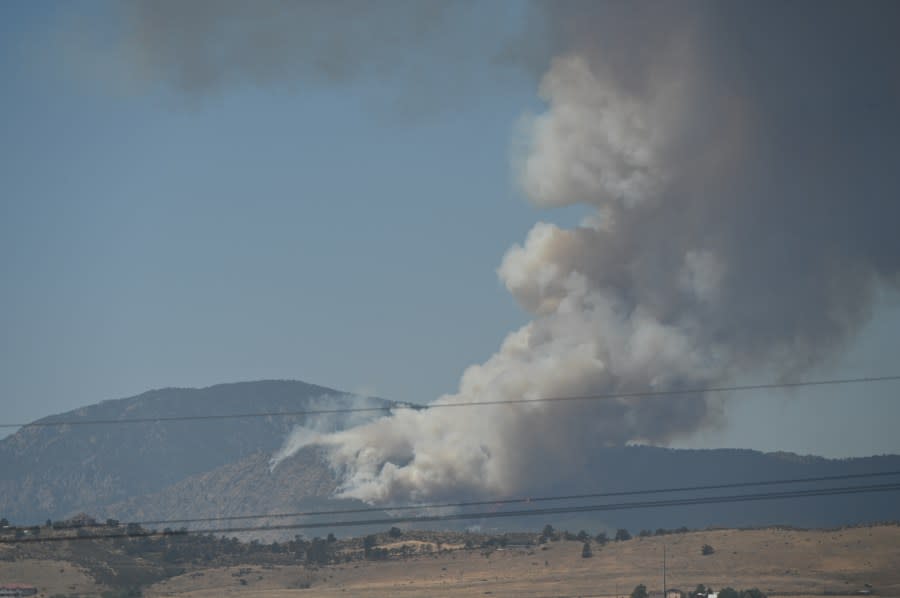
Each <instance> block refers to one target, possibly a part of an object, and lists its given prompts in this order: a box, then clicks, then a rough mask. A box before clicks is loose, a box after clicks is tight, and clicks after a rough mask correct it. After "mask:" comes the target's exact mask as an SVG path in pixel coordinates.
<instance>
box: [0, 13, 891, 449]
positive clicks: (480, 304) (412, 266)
mask: <svg viewBox="0 0 900 598" xmlns="http://www.w3.org/2000/svg"><path fill="white" fill-rule="evenodd" d="M60 14H61V13H60V10H59V7H58V6H55V5H53V4H49V3H40V4H37V3H35V4H28V5H26V4H24V3H23V4H22V5H20V6H16V5H13V4H12V3H8V4H4V5H3V6H2V7H0V76H2V80H3V81H4V86H3V88H4V91H3V93H2V95H0V113H2V117H0V118H2V123H3V135H2V137H0V139H2V140H0V181H2V195H0V197H2V199H0V274H2V283H0V284H2V286H0V330H2V331H3V335H2V338H3V341H2V344H0V397H2V398H0V404H2V406H3V413H4V416H3V418H2V419H3V420H4V421H27V420H31V419H35V418H38V417H41V416H44V415H48V414H50V413H54V412H58V411H61V410H66V409H71V408H74V407H77V406H81V405H85V404H89V403H93V402H96V401H99V400H103V399H109V398H116V397H122V396H129V395H132V394H137V393H139V392H142V391H144V390H147V389H151V388H159V387H167V386H206V385H210V384H215V383H219V382H228V381H237V380H252V379H262V378H292V379H301V380H304V381H308V382H312V383H317V384H322V385H326V386H333V387H336V388H340V389H343V390H351V391H358V392H366V393H371V394H377V395H380V396H384V397H388V398H392V399H400V400H408V401H418V402H427V401H429V400H431V399H433V398H435V397H437V396H438V395H440V394H442V393H445V392H449V391H452V390H454V389H455V387H456V382H457V380H458V377H459V375H460V373H461V372H462V370H463V369H464V368H465V367H466V366H467V365H470V364H472V363H476V362H479V361H482V360H483V359H485V358H486V357H488V356H489V355H490V354H491V353H493V352H494V351H495V350H496V348H497V346H498V345H499V343H500V341H501V340H502V339H503V337H504V336H505V335H506V334H507V333H508V332H509V331H511V330H513V329H514V328H516V327H517V326H519V325H521V324H522V323H524V322H525V321H526V315H525V314H524V312H522V311H521V310H520V309H519V308H518V307H517V306H516V304H515V302H514V301H513V299H512V298H511V297H510V296H509V295H508V294H507V292H506V291H505V290H504V289H503V288H502V286H501V285H500V283H499V282H498V281H497V277H496V274H495V268H496V267H497V265H498V264H499V262H500V259H501V257H502V255H503V253H504V252H505V251H506V249H507V248H509V247H510V246H511V245H512V244H514V243H517V242H521V240H522V239H523V238H524V236H525V234H526V233H527V231H528V230H529V229H530V228H531V226H532V225H533V224H534V222H536V221H537V220H549V221H556V222H561V223H564V224H571V223H573V222H575V221H576V219H577V217H578V216H579V212H578V210H577V209H573V210H563V211H558V212H545V211H538V210H536V209H535V208H532V207H530V206H529V204H528V203H527V202H526V201H525V200H524V198H523V197H522V196H521V194H520V193H519V191H518V190H517V189H516V187H515V185H514V183H513V179H512V176H511V173H510V152H511V144H512V140H513V137H514V132H515V128H516V123H517V122H518V120H519V119H520V118H521V116H522V114H523V113H525V112H527V111H537V110H540V109H541V105H540V103H539V102H538V100H537V97H536V86H535V82H534V80H533V79H531V78H529V77H526V76H520V77H510V78H509V79H508V80H504V81H502V82H497V83H496V84H495V85H486V86H483V87H479V88H478V89H477V91H478V93H477V95H472V94H470V95H466V94H462V95H461V97H460V98H459V99H458V100H456V101H453V102H452V103H450V104H448V105H446V106H443V107H441V108H440V109H438V110H435V111H434V112H433V113H427V114H417V115H415V117H410V115H408V114H405V112H404V110H405V109H404V105H405V102H404V99H405V98H404V94H415V93H417V92H416V91H415V89H414V88H413V87H410V88H408V89H401V92H399V93H397V95H396V96H395V95H393V92H391V93H389V94H386V92H385V88H384V86H383V85H381V84H379V82H377V81H371V80H362V81H355V82H348V83H341V84H324V85H299V86H296V87H283V88H266V87H260V86H253V85H239V86H234V87H233V88H229V89H227V90H224V91H221V92H215V93H210V94H202V95H200V96H192V97H184V96H182V95H180V94H179V93H177V92H175V91H173V90H171V89H166V88H160V87H152V88H148V89H133V88H121V87H119V86H117V84H116V83H115V82H114V81H112V80H111V79H110V80H108V79H107V78H106V77H105V75H104V74H103V73H102V72H99V73H94V75H96V76H85V75H84V73H83V72H73V71H72V70H71V68H70V66H71V65H70V64H69V62H70V60H66V59H63V54H64V52H63V48H61V47H54V44H55V43H61V42H59V37H58V36H57V35H56V34H57V33H58V27H59V26H60V22H61V19H60ZM101 16H102V15H101ZM101 30H102V28H101ZM69 58H70V59H71V58H72V57H71V56H70V57H69ZM75 60H77V58H76V59H75ZM898 338H900V310H898V309H897V308H896V307H892V306H890V305H888V302H887V300H886V301H885V302H882V304H881V306H880V307H879V309H878V310H877V312H876V313H875V315H874V317H873V320H872V321H871V323H870V325H869V326H868V327H867V328H866V329H865V330H864V332H863V334H862V335H861V337H860V338H859V340H858V342H857V343H856V345H855V346H854V347H853V348H852V350H851V351H850V352H849V353H848V354H847V356H846V357H845V358H843V359H842V360H841V362H840V363H836V364H829V366H828V367H824V368H820V369H819V370H817V371H815V372H812V373H811V374H810V376H809V377H812V378H815V377H818V378H828V377H838V376H847V375H849V376H861V375H883V374H895V373H898V371H900V367H898V360H897V358H896V355H897V352H898V350H900V343H898V340H897V339H898ZM897 389H898V386H897V385H896V384H895V385H890V384H880V385H873V386H865V387H864V386H859V387H838V388H834V389H829V390H827V391H825V390H821V389H819V390H814V391H809V392H799V391H798V392H796V393H794V394H793V395H791V396H790V397H789V398H786V397H785V396H782V395H777V394H772V395H771V396H760V395H758V394H757V395H753V397H752V398H751V396H749V395H741V396H740V397H735V399H734V400H733V401H731V402H730V403H729V406H728V407H727V412H728V413H729V414H730V417H729V419H728V423H727V424H726V426H725V427H724V428H721V429H718V430H710V431H707V432H705V433H704V434H702V435H701V436H699V437H697V438H694V439H691V440H687V441H685V442H684V443H683V444H684V445H686V446H742V447H751V448H760V449H765V450H794V451H798V452H803V453H817V454H827V455H832V456H849V455H863V454H872V453H882V452H898V451H900V439H898V438H897V436H896V434H895V430H894V428H895V423H896V422H897V421H900V407H898V406H897V405H898V402H897V401H896V391H897ZM811 414H812V415H811Z"/></svg>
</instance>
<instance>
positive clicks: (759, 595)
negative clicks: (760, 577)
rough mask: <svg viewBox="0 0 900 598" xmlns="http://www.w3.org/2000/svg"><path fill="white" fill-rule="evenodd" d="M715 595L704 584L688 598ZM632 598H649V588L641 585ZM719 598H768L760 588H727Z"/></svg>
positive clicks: (632, 593) (637, 587) (722, 590)
mask: <svg viewBox="0 0 900 598" xmlns="http://www.w3.org/2000/svg"><path fill="white" fill-rule="evenodd" d="M711 593H714V590H713V589H712V588H707V587H706V586H704V585H703V584H700V585H698V586H697V587H696V589H695V590H694V591H693V592H689V593H688V598H706V596H708V595H709V594H711ZM631 598H649V593H648V592H647V586H645V585H644V584H639V585H637V586H635V588H634V590H632V591H631ZM719 598H767V596H766V594H765V593H764V592H763V591H762V590H759V589H758V588H750V589H749V590H735V589H734V588H731V587H727V588H723V589H721V590H719Z"/></svg>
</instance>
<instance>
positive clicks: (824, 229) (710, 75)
mask: <svg viewBox="0 0 900 598" xmlns="http://www.w3.org/2000/svg"><path fill="white" fill-rule="evenodd" d="M160 6H169V5H167V4H160V3H156V2H154V3H147V4H142V3H138V4H137V7H138V9H139V11H144V12H147V11H149V14H151V16H150V17H148V16H147V15H146V14H143V13H141V15H142V16H141V18H140V19H139V20H138V22H139V23H141V26H142V29H141V30H140V31H141V32H142V33H141V35H142V36H143V37H142V38H141V40H142V42H141V43H142V44H143V46H142V47H146V48H149V49H155V48H159V46H160V44H161V43H162V42H161V41H160V40H164V41H165V43H166V44H170V45H171V49H170V51H164V52H163V53H162V54H160V55H157V54H155V53H154V52H153V51H148V55H147V57H146V62H147V64H148V65H149V66H148V68H155V69H162V70H163V71H165V72H167V73H169V74H170V75H171V76H173V77H174V78H175V79H176V80H178V81H180V82H181V84H182V85H183V86H184V87H185V88H191V87H192V86H194V85H212V84H213V83H216V84H220V83H221V82H227V81H229V80H243V79H254V80H258V81H273V80H277V79H278V78H279V77H282V76H284V77H288V76H291V77H292V76H294V70H293V69H298V68H301V67H302V68H303V69H306V68H314V69H316V72H319V73H320V74H323V75H327V76H328V77H331V78H335V77H343V76H348V75H353V74H355V73H356V72H358V71H359V69H361V68H366V69H372V68H374V69H375V72H376V73H377V71H378V70H379V69H381V68H384V69H386V70H391V69H394V68H395V64H396V63H394V62H393V60H394V58H395V57H396V56H397V55H398V52H399V54H400V55H402V54H403V53H404V52H414V51H415V48H419V47H426V46H427V47H431V48H435V47H439V46H428V44H426V45H425V46H420V45H419V43H420V41H421V40H422V39H424V38H426V37H428V36H429V35H430V34H432V33H434V32H435V31H436V30H441V31H445V30H446V29H445V28H444V26H443V25H438V23H446V22H447V21H446V20H445V19H446V16H445V14H444V12H445V11H455V10H461V9H465V10H470V9H471V6H470V5H459V4H440V5H437V4H430V3H429V4H422V3H411V4H409V5H404V4H402V3H391V4H389V5H388V6H389V7H390V8H391V9H394V8H397V7H405V11H401V12H404V15H403V16H402V17H401V18H399V20H397V21H395V20H394V19H395V18H396V17H397V15H396V14H395V12H394V11H393V10H389V11H386V12H382V10H381V9H380V8H378V7H381V6H382V5H381V4H375V3H373V4H368V3H366V4H362V5H360V4H357V3H336V4H335V3H299V4H284V5H282V4H275V3H267V4H263V6H264V7H265V9H264V10H262V11H261V12H260V11H258V10H257V7H258V6H259V5H257V4H252V5H248V4H246V3H228V4H225V5H221V4H219V3H216V4H215V5H214V6H216V7H219V6H225V7H226V8H225V9H223V10H222V12H221V13H220V14H219V16H216V17H214V18H212V19H211V20H210V16H209V15H208V14H203V15H192V16H189V17H188V18H187V20H185V21H180V20H179V21H178V23H175V24H173V23H171V22H169V21H167V20H161V17H160V16H159V15H155V14H154V13H155V12H156V11H158V10H159V9H158V8H157V7H160ZM179 6H183V5H179ZM189 6H195V5H193V4H191V5H189ZM196 6H205V7H207V8H208V5H206V4H203V3H198V4H196ZM235 7H237V8H235ZM310 7H315V8H316V10H320V11H322V12H321V15H326V16H327V18H325V19H324V21H315V22H313V21H307V20H306V17H305V16H303V17H300V16H298V15H299V14H300V13H301V12H302V13H303V14H304V15H305V14H306V13H305V11H307V10H309V9H310ZM348 7H352V8H348ZM360 7H364V8H362V9H361V8H360ZM365 7H368V8H365ZM373 7H375V8H373ZM534 8H535V10H534V13H533V16H534V18H535V22H534V23H531V26H530V28H529V29H528V30H527V32H525V33H522V34H521V35H519V36H513V37H514V38H515V39H513V38H510V40H511V41H510V43H509V44H506V45H505V48H506V49H507V50H508V54H507V55H506V56H505V58H506V59H508V61H509V62H510V63H516V62H518V63H521V64H524V65H526V66H527V65H540V64H547V65H549V68H548V69H547V70H546V72H545V73H544V74H543V77H542V78H541V81H540V86H539V94H540V97H541V98H542V99H543V100H544V102H545V106H546V108H545V110H544V111H543V112H541V113H539V114H537V115H528V116H525V117H523V123H522V126H521V131H520V139H519V140H518V142H517V143H516V144H515V145H516V148H517V150H516V151H515V155H514V157H513V163H514V168H515V171H516V177H517V180H518V182H519V184H520V185H521V188H522V190H523V192H524V194H525V195H526V196H527V197H528V198H529V200H530V201H532V202H533V203H534V204H536V205H538V206H542V207H547V208H553V207H557V206H565V205H572V204H582V205H585V206H588V207H590V208H592V209H593V214H592V215H591V216H589V217H588V218H586V219H585V220H584V222H583V223H582V224H581V225H580V226H578V227H575V228H572V229H563V228H560V227H558V226H556V225H553V224H550V223H538V224H536V225H535V226H534V228H533V229H532V230H531V232H530V233H529V234H528V236H527V238H526V239H525V241H524V242H523V243H522V244H521V245H515V246H513V247H512V248H510V249H509V251H508V252H507V253H506V255H505V256H504V257H503V259H502V262H501V264H500V266H499V268H498V274H499V277H500V279H501V281H502V282H503V283H504V284H505V286H506V287H507V289H508V290H509V291H510V292H511V293H512V294H513V296H514V297H515V298H516V300H517V301H518V302H519V303H520V304H521V305H522V307H523V308H524V309H526V310H528V311H529V312H530V313H531V314H532V315H533V319H532V321H531V322H529V323H528V324H527V325H525V326H524V327H522V328H521V329H519V330H517V331H514V332H512V333H511V334H510V335H509V336H508V337H507V338H506V339H505V340H504V341H503V343H502V345H501V346H500V348H499V350H498V351H497V352H496V353H495V354H494V355H493V356H492V357H491V358H490V359H488V360H487V361H486V362H485V363H482V364H479V365H473V366H471V367H470V368H468V369H467V370H466V371H465V372H464V374H463V376H462V379H461V381H460V384H459V389H458V391H457V392H456V393H454V394H452V395H447V396H444V397H441V398H439V399H438V400H437V403H441V402H466V401H484V400H503V399H519V398H523V397H524V398H538V397H554V396H568V395H582V394H594V393H612V392H620V391H621V392H636V391H645V390H664V389H683V388H697V387H704V386H709V385H717V384H722V383H726V382H728V381H731V380H733V379H735V378H736V377H738V376H741V377H748V376H750V377H753V376H765V377H770V376H774V377H790V376H797V375H799V374H802V373H803V372H804V371H805V370H807V369H808V368H810V367H812V366H815V365H820V364H823V363H827V362H828V361H829V360H832V359H834V358H835V357H836V356H837V355H839V353H840V351H841V350H842V348H844V346H845V345H846V343H847V341H848V340H849V339H851V338H852V337H853V335H854V333H855V332H856V331H858V330H859V328H860V326H861V325H862V324H863V323H864V322H865V321H866V320H867V319H868V318H869V316H870V311H871V309H872V305H873V299H874V297H875V295H876V293H877V292H878V291H879V290H881V289H896V287H897V285H898V282H900V234H898V228H900V226H898V223H900V203H898V200H900V195H898V194H900V167H898V166H900V109H898V106H900V61H898V60H897V57H898V56H900V4H897V3H894V2H883V3H879V2H867V3H853V4H851V3H843V2H790V3H776V2H754V3H749V2H740V3H739V2H680V3H663V2H628V3H626V2H612V1H611V2H604V3H600V2H574V1H573V2H566V1H560V2H546V3H538V4H536V5H534ZM204 10H206V8H205V9H204ZM216 10H217V11H218V9H216ZM345 10H347V11H350V12H348V13H346V14H345V13H344V12H342V11H345ZM235 11H237V12H235ZM245 11H249V12H250V13H251V14H244V13H245ZM358 11H360V12H358ZM351 13H352V14H351ZM317 14H319V13H317ZM392 15H393V16H392ZM331 20H333V21H331ZM325 22H334V23H336V25H335V26H334V27H333V28H326V29H324V30H322V29H320V27H322V24H323V23H325ZM248 24H249V25H248ZM343 25H346V28H344V27H343ZM295 28H298V29H296V32H297V34H296V35H294V33H293V32H294V31H295ZM182 29H183V30H182ZM198 29H199V30H200V33H201V36H200V37H199V38H196V37H195V34H196V32H197V30H198ZM273 31H275V32H278V31H280V32H281V33H279V34H277V35H272V32H273ZM374 31H377V32H378V34H377V35H376V34H374V33H372V32H374ZM261 32H265V34H263V33H261ZM387 32H391V33H390V34H388V33H387ZM220 39H221V40H222V42H221V43H219V42H218V41H216V40H220ZM350 48H353V49H354V50H352V51H351V49H350ZM359 48H365V50H366V53H368V54H370V56H368V57H367V59H366V60H365V61H363V62H358V61H357V60H356V59H353V60H351V59H350V58H349V57H350V56H357V55H358V53H357V52H356V49H359ZM198 49H199V50H202V51H198ZM295 52H299V53H301V54H303V57H302V58H301V57H300V56H299V55H298V56H297V57H296V60H295V58H294V54H293V53H295ZM547 52H549V54H548V53H547ZM284 54H288V55H289V58H285V57H284ZM426 56H431V57H433V56H435V54H433V53H426ZM310 57H314V58H315V60H313V61H312V62H310V61H309V58H310ZM490 60H494V57H491V58H490ZM490 60H487V61H488V62H489V61H490ZM285 73H288V74H285ZM460 242H464V235H463V234H461V235H460ZM411 250H412V249H411ZM717 416H718V409H717V403H716V402H715V400H714V399H713V398H711V397H707V396H703V395H679V396H675V397H670V398H664V399H654V400H644V401H636V400H612V401H602V402H594V403H590V404H575V403H570V404H556V405H548V404H539V403H536V404H530V405H515V406H481V407H473V408H470V409H434V410H429V411H411V410H410V411H398V412H396V413H395V414H393V415H391V416H389V417H384V418H380V419H377V420H376V421H372V422H369V423H364V424H361V425H358V426H354V427H351V428H349V429H346V430H342V431H337V432H323V431H319V430H309V429H307V430H300V431H298V433H297V435H296V436H295V437H294V438H293V439H292V440H291V441H290V442H289V444H288V446H286V448H285V451H283V453H282V455H281V456H284V455H286V454H290V452H292V451H294V450H297V449H298V448H300V447H302V446H306V445H309V444H318V445H321V446H323V447H325V449H326V454H327V455H328V459H329V460H330V462H331V464H332V466H333V467H334V468H335V469H336V471H338V472H339V474H340V475H341V479H342V482H343V483H342V491H341V492H342V495H343V496H347V497H355V498H360V499H363V500H366V501H371V502H391V501H396V502H403V501H408V500H424V499H437V498H441V497H450V496H453V497H457V496H463V495H493V496H499V495H508V494H513V493H524V492H528V491H530V490H533V489H537V488H540V487H545V488H546V487H547V486H553V485H554V484H557V483H562V482H565V481H566V480H573V479H577V478H578V477H579V476H584V475H585V474H586V473H587V472H589V471H590V470H591V468H593V467H598V466H602V464H598V463H596V462H592V460H591V457H590V454H591V451H592V450H593V449H596V448H599V447H603V446H610V445H621V444H624V443H629V442H650V443H659V444H665V443H667V442H669V441H670V440H672V439H673V438H676V437H678V436H680V435H687V434H690V433H691V432H693V431H695V430H696V429H698V427H700V426H703V425H706V424H708V423H709V422H711V421H715V419H716V417H717Z"/></svg>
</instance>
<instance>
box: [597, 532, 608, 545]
mask: <svg viewBox="0 0 900 598" xmlns="http://www.w3.org/2000/svg"><path fill="white" fill-rule="evenodd" d="M594 541H595V542H597V544H601V545H602V544H606V543H607V542H609V537H608V536H607V535H606V532H600V533H599V534H597V535H596V536H594Z"/></svg>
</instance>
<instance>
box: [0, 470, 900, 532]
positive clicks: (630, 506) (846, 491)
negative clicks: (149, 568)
mask: <svg viewBox="0 0 900 598" xmlns="http://www.w3.org/2000/svg"><path fill="white" fill-rule="evenodd" d="M894 491H900V483H891V484H870V485H865V486H839V487H834V488H819V489H810V490H792V491H784V492H763V493H756V494H736V495H731V496H715V497H694V498H684V499H667V500H655V501H644V502H626V503H608V504H599V505H582V506H569V507H544V508H540V509H530V510H516V511H486V512H478V513H450V514H446V515H416V516H410V517H382V518H373V519H357V520H350V521H347V520H343V521H318V522H311V523H290V524H281V525H267V526H244V527H225V528H217V529H207V530H185V531H179V532H156V531H142V532H132V533H130V534H129V533H127V532H126V533H121V532H120V533H114V534H100V535H97V536H69V537H66V536H52V537H49V538H47V537H45V538H4V539H0V544H21V543H37V542H65V541H70V540H105V539H124V538H146V537H157V536H171V535H189V534H190V535H198V534H199V535H216V534H219V535H221V534H236V533H246V532H261V531H281V530H293V529H323V528H326V529H328V528H331V529H333V528H340V527H354V526H369V525H395V524H397V523H434V522H440V521H460V520H467V519H497V518H501V517H504V518H508V517H535V516H538V515H562V514H568V513H590V512H599V511H620V510H634V509H651V508H661V507H680V506H696V505H709V504H723V503H740V502H752V501H763V500H782V499H785V500H786V499H796V498H810V497H819V496H839V495H851V494H867V493H875V492H894Z"/></svg>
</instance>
